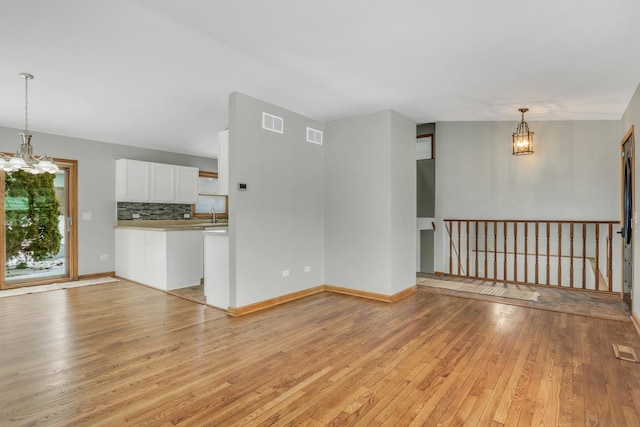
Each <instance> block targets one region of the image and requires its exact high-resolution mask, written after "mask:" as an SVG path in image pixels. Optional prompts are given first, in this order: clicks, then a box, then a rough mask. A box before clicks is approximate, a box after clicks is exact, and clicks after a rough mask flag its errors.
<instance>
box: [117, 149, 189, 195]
mask: <svg viewBox="0 0 640 427" xmlns="http://www.w3.org/2000/svg"><path fill="white" fill-rule="evenodd" d="M197 199H198V168H193V167H188V166H176V165H168V164H164V163H152V162H143V161H140V160H129V159H119V160H116V201H117V202H147V203H185V204H186V203H188V204H194V203H196V201H197Z"/></svg>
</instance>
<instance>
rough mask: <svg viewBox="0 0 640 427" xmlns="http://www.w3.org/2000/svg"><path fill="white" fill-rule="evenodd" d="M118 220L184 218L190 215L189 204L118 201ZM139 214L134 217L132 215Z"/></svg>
mask: <svg viewBox="0 0 640 427" xmlns="http://www.w3.org/2000/svg"><path fill="white" fill-rule="evenodd" d="M117 208H118V221H126V220H134V219H184V215H185V214H189V215H191V205H188V204H178V203H134V202H118V203H117ZM134 214H137V215H140V217H139V218H134V217H133V215H134Z"/></svg>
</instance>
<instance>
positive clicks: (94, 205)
mask: <svg viewBox="0 0 640 427" xmlns="http://www.w3.org/2000/svg"><path fill="white" fill-rule="evenodd" d="M19 132H20V130H18V129H12V128H4V127H0V151H2V152H9V153H11V152H15V151H16V149H17V148H18V146H19V144H20V140H19V136H18V133H19ZM32 133H33V139H32V144H33V146H34V151H35V154H38V155H43V154H48V155H50V156H52V157H57V158H62V159H69V160H77V161H78V274H80V275H86V274H96V273H104V272H110V271H114V269H115V265H114V257H115V255H114V251H115V248H114V246H115V233H114V228H113V227H114V225H115V223H116V202H115V194H116V190H115V173H116V160H117V159H125V158H126V159H134V160H145V161H150V162H158V163H169V164H176V165H182V166H193V167H197V168H200V169H201V170H207V171H217V169H218V163H217V160H216V159H208V158H204V157H195V156H187V155H184V154H175V153H169V152H166V151H158V150H148V149H144V148H137V147H131V146H127V145H119V144H108V143H104V142H98V141H90V140H86V139H80V138H71V137H66V136H60V135H51V134H45V133H40V132H32ZM123 142H126V141H124V140H123ZM212 143H213V141H212ZM83 213H91V219H90V220H84V219H82V218H83V215H82V214H83ZM101 255H107V256H108V259H106V260H101V259H100V256H101Z"/></svg>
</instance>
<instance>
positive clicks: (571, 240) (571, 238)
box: [569, 223, 573, 288]
mask: <svg viewBox="0 0 640 427" xmlns="http://www.w3.org/2000/svg"><path fill="white" fill-rule="evenodd" d="M569 243H570V245H571V246H570V248H569V259H570V260H571V265H570V268H571V271H570V273H569V286H570V287H572V288H573V223H571V224H570V225H569Z"/></svg>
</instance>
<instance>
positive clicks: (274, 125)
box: [262, 113, 284, 133]
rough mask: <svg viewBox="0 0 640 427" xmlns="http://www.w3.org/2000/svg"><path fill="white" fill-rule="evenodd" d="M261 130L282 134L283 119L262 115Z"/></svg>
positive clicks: (267, 114) (266, 114)
mask: <svg viewBox="0 0 640 427" xmlns="http://www.w3.org/2000/svg"><path fill="white" fill-rule="evenodd" d="M262 129H266V130H270V131H271V132H276V133H284V119H283V118H282V117H278V116H274V115H273V114H269V113H262Z"/></svg>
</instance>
